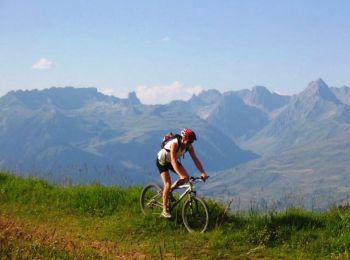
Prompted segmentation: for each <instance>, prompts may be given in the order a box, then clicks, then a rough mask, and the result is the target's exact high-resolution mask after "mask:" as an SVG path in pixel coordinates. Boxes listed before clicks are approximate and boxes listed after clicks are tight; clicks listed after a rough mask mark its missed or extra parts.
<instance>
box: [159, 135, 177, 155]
mask: <svg viewBox="0 0 350 260" xmlns="http://www.w3.org/2000/svg"><path fill="white" fill-rule="evenodd" d="M175 138H177V142H178V144H180V140H181V138H182V137H181V135H179V134H173V133H171V132H170V133H168V134H166V135H164V137H163V141H162V143H161V144H160V147H161V148H162V149H164V150H166V151H167V152H170V150H169V149H166V148H164V147H165V145H166V144H167V143H168V142H169V141H171V140H173V139H175ZM177 149H178V150H179V149H180V145H178V147H177Z"/></svg>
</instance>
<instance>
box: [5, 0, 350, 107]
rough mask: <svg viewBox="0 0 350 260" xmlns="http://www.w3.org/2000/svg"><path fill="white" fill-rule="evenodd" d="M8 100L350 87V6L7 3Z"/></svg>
mask: <svg viewBox="0 0 350 260" xmlns="http://www.w3.org/2000/svg"><path fill="white" fill-rule="evenodd" d="M0 35H1V38H0V96H2V95H4V94H6V93H7V92H8V91H10V90H16V89H35V88H36V89H43V88H48V87H51V86H60V87H63V86H75V87H96V88H98V89H99V90H100V91H103V92H104V93H108V94H114V95H117V96H125V95H126V94H127V93H128V92H130V91H136V93H137V95H138V96H139V98H140V99H141V100H142V101H143V102H144V103H164V102H168V101H169V100H172V99H178V98H181V99H186V98H188V97H189V96H190V95H192V94H193V93H198V92H199V91H200V90H202V89H211V88H215V89H218V90H220V91H222V92H224V91H227V90H238V89H243V88H251V87H253V86H255V85H263V86H266V87H267V88H269V89H270V90H272V91H276V92H279V93H283V94H296V93H298V92H300V91H301V90H302V89H304V88H305V87H306V86H307V84H308V83H309V82H310V81H312V80H315V79H317V78H319V77H321V78H322V79H324V80H325V82H326V83H327V84H328V85H330V86H338V87H340V86H343V85H348V86H350V1H345V0H344V1H343V0H335V1H325V0H318V1H316V0H309V1H301V0H294V1H292V0H285V1H279V0H264V1H262V0H251V1H249V0H245V1H243V0H242V1H238V0H236V1H235V0H226V1H220V0H217V1H206V0H201V1H199V0H198V1H194V0H193V1H192V0H178V1H154V0H145V1H133V0H130V1H118V0H110V1H106V0H98V1H97V0H60V1H55V0H52V1H47V0H32V1H26V0H21V1H19V0H0Z"/></svg>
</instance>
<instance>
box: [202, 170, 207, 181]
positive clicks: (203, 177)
mask: <svg viewBox="0 0 350 260" xmlns="http://www.w3.org/2000/svg"><path fill="white" fill-rule="evenodd" d="M201 177H202V179H203V181H206V179H208V178H209V176H208V175H207V174H206V173H205V172H202V173H201Z"/></svg>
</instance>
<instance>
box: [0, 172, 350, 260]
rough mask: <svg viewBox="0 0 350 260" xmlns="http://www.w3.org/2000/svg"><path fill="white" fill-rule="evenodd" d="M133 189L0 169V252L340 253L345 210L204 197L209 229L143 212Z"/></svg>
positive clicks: (348, 225) (349, 212)
mask: <svg viewBox="0 0 350 260" xmlns="http://www.w3.org/2000/svg"><path fill="white" fill-rule="evenodd" d="M140 192H141V188H140V187H130V188H127V189H124V188H119V187H104V186H101V185H98V184H93V185H88V186H75V187H60V186H55V185H51V184H49V183H47V182H44V181H42V180H38V179H34V178H27V179H24V178H19V177H15V176H13V175H11V174H8V173H0V258H1V259H2V258H5V259H6V258H14V259H15V258H40V257H42V258H50V259H52V258H54V259H55V258H59V259H71V258H76V259H89V258H90V259H96V258H97V259H98V258H112V259H113V258H139V259H154V258H155V259H167V258H170V259H181V258H188V259H199V258H200V259H232V258H233V259H234V258H237V259H241V258H259V257H265V258H287V259H292V258H293V259H294V258H328V257H335V258H337V257H338V258H346V257H348V252H349V250H350V208H349V207H338V208H333V209H330V210H329V211H327V212H322V213H315V212H309V211H305V210H302V209H288V210H286V211H284V212H274V213H269V214H258V213H255V214H248V213H239V212H236V213H234V212H227V207H226V206H225V205H222V204H218V203H215V202H213V201H209V209H210V217H211V222H210V228H209V231H208V232H207V233H205V234H189V233H188V232H187V231H186V230H185V228H184V227H183V225H182V223H181V217H180V210H178V212H177V213H176V214H175V215H176V218H175V220H174V221H167V220H164V219H162V218H160V217H144V216H143V215H142V214H141V212H140V208H139V195H140Z"/></svg>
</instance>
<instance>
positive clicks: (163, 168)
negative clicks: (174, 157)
mask: <svg viewBox="0 0 350 260" xmlns="http://www.w3.org/2000/svg"><path fill="white" fill-rule="evenodd" d="M156 164H157V167H158V170H159V173H162V172H165V171H169V170H171V171H173V172H175V170H174V167H173V166H172V165H171V163H166V164H164V165H163V164H160V163H159V161H158V158H157V159H156ZM177 164H178V165H182V164H181V163H180V162H179V161H177Z"/></svg>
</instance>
